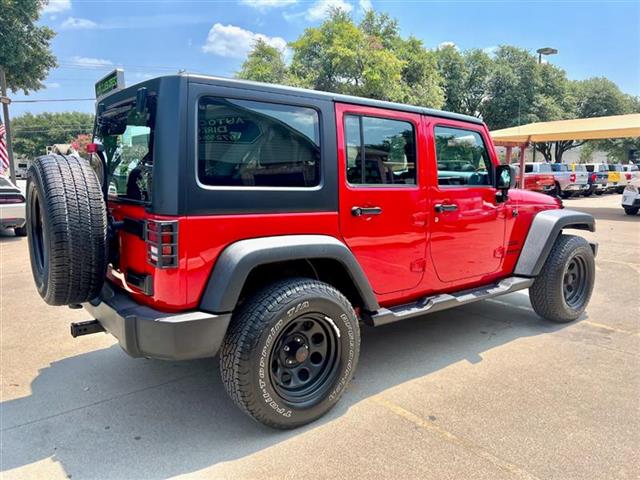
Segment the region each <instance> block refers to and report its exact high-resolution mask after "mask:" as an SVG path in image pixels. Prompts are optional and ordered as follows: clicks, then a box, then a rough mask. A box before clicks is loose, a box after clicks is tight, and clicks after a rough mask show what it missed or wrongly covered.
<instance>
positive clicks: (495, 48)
mask: <svg viewBox="0 0 640 480" xmlns="http://www.w3.org/2000/svg"><path fill="white" fill-rule="evenodd" d="M498 48H500V47H498V46H493V47H487V48H483V49H482V51H483V52H484V53H486V54H487V55H495V53H496V52H497V51H498Z"/></svg>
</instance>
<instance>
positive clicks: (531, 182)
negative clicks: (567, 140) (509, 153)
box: [513, 163, 555, 194]
mask: <svg viewBox="0 0 640 480" xmlns="http://www.w3.org/2000/svg"><path fill="white" fill-rule="evenodd" d="M513 166H514V167H515V168H516V171H517V172H518V175H517V184H518V185H520V165H518V164H514V165H513ZM549 172H551V170H549ZM554 187H555V179H554V177H553V173H546V172H536V171H534V168H533V165H532V164H530V163H526V164H525V166H524V189H525V190H531V191H532V192H540V193H547V194H553V193H554Z"/></svg>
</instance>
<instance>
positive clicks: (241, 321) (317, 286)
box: [220, 278, 360, 429]
mask: <svg viewBox="0 0 640 480" xmlns="http://www.w3.org/2000/svg"><path fill="white" fill-rule="evenodd" d="M313 315H315V316H323V317H324V318H325V319H328V320H329V322H330V324H331V325H332V327H330V328H329V329H328V330H327V331H326V334H327V338H326V339H325V341H327V342H328V341H329V336H333V338H334V339H337V341H336V342H335V352H336V357H337V359H335V360H334V363H333V364H330V363H327V365H333V367H332V369H331V375H328V376H327V377H326V378H325V379H324V383H323V384H322V386H321V387H318V389H317V391H312V393H311V394H310V397H308V398H307V397H304V401H302V400H300V401H298V400H296V401H292V400H290V399H287V398H285V396H284V395H282V394H281V393H280V391H279V390H278V388H281V387H278V385H277V380H275V375H276V374H275V373H273V365H274V364H275V363H277V362H278V361H279V358H281V357H278V355H281V354H282V350H280V349H278V345H280V344H281V342H282V339H283V337H284V338H287V335H288V333H287V332H290V331H292V329H295V328H298V327H299V326H300V325H303V326H304V325H305V319H307V318H311V317H310V316H313ZM317 318H320V317H317ZM359 352H360V330H359V326H358V319H357V316H356V313H355V312H354V310H353V308H352V306H351V304H350V303H349V301H348V300H347V299H346V298H345V297H344V295H342V293H340V292H339V291H338V290H336V289H335V288H333V287H332V286H331V285H328V284H326V283H323V282H320V281H317V280H312V279H308V278H290V279H286V280H281V281H277V282H275V283H273V284H271V285H268V286H266V287H264V288H262V289H261V290H259V291H257V292H256V293H255V294H254V295H252V296H251V297H250V298H248V299H247V300H245V301H244V302H243V303H242V305H241V306H240V307H239V309H238V311H237V312H235V313H234V315H233V318H232V321H231V324H230V326H229V330H228V331H227V334H226V336H225V339H224V341H223V344H222V348H221V351H220V372H221V375H222V381H223V383H224V386H225V389H226V390H227V393H228V394H229V396H230V397H231V398H232V399H233V401H234V402H235V403H236V405H238V406H239V407H240V409H241V410H242V411H244V412H245V413H246V414H247V415H249V416H250V417H252V418H253V419H255V420H257V421H258V422H261V423H263V424H264V425H267V426H269V427H273V428H278V429H291V428H296V427H299V426H301V425H304V424H307V423H309V422H312V421H314V420H316V419H318V418H319V417H321V416H322V415H324V414H325V413H326V412H327V411H329V410H330V409H331V408H332V407H333V406H334V405H335V404H336V403H337V401H338V399H339V398H340V397H341V395H342V393H343V392H344V390H345V388H346V386H347V384H348V383H349V381H350V380H351V377H352V376H353V373H354V371H355V369H356V365H357V363H358V355H359ZM296 355H297V354H296ZM328 357H329V355H327V358H328ZM278 368H280V367H278ZM278 371H280V370H278ZM319 378H320V379H321V378H322V377H319Z"/></svg>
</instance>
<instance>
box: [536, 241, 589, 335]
mask: <svg viewBox="0 0 640 480" xmlns="http://www.w3.org/2000/svg"><path fill="white" fill-rule="evenodd" d="M572 262H574V265H579V267H575V268H578V269H579V270H580V272H581V274H582V278H581V280H584V284H582V283H581V284H580V285H579V286H578V287H575V288H576V290H577V289H579V291H578V292H577V294H578V295H577V296H576V297H575V298H572V299H571V301H570V302H569V303H568V302H567V295H566V294H565V288H567V287H565V281H566V278H565V277H566V276H567V275H569V274H570V273H569V272H568V268H569V267H570V266H571V263H572ZM594 282H595V260H594V256H593V250H592V249H591V246H590V245H589V243H588V242H587V241H586V240H585V239H584V238H582V237H579V236H576V235H564V234H562V235H560V236H559V237H558V238H557V240H556V242H555V243H554V245H553V248H552V249H551V252H550V253H549V256H548V257H547V260H546V262H545V264H544V266H543V267H542V271H541V272H540V275H538V276H537V277H536V279H535V281H534V282H533V285H532V286H531V288H530V289H529V298H530V300H531V305H532V306H533V309H534V310H535V312H536V313H537V314H538V315H540V316H541V317H542V318H544V319H546V320H550V321H552V322H557V323H566V322H571V321H573V320H576V319H577V318H578V317H580V315H582V313H583V312H584V310H585V309H586V307H587V304H588V303H589V299H590V298H591V293H592V292H593V285H594Z"/></svg>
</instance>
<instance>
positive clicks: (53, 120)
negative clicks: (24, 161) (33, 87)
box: [12, 112, 93, 158]
mask: <svg viewBox="0 0 640 480" xmlns="http://www.w3.org/2000/svg"><path fill="white" fill-rule="evenodd" d="M12 130H13V134H14V138H13V148H14V151H15V153H16V154H18V155H24V156H27V157H30V158H35V157H38V156H40V155H44V154H45V153H46V152H45V149H46V147H47V146H49V145H53V144H54V143H71V142H72V141H73V140H74V139H75V138H77V137H78V135H80V134H90V133H91V132H92V131H93V115H92V114H90V113H80V112H64V113H41V114H38V115H33V114H31V113H26V114H24V115H22V116H20V117H16V118H15V119H14V120H13V122H12Z"/></svg>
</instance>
